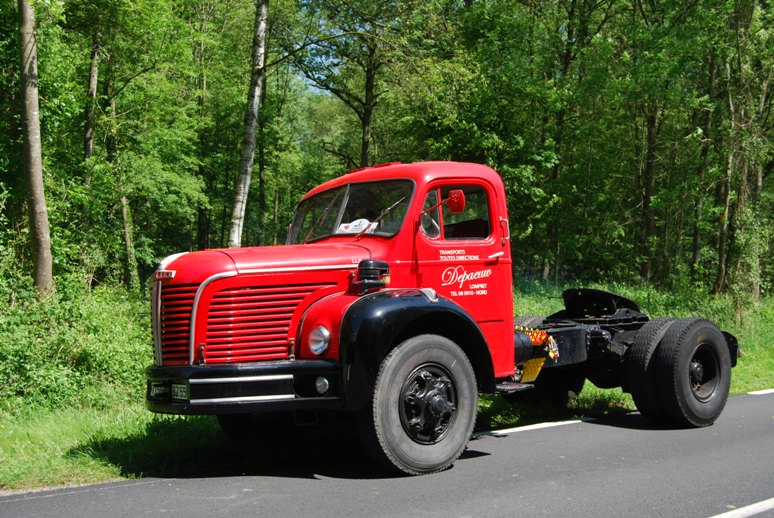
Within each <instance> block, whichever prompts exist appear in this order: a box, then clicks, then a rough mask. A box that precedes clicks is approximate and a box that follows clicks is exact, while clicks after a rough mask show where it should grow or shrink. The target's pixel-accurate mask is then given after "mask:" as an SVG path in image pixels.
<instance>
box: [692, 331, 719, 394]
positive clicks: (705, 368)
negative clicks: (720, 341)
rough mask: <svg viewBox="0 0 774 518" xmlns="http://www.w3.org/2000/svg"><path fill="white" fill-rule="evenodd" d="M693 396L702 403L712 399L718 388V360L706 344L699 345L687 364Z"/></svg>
mask: <svg viewBox="0 0 774 518" xmlns="http://www.w3.org/2000/svg"><path fill="white" fill-rule="evenodd" d="M688 377H689V380H690V384H691V392H692V393H693V396H694V397H695V398H696V399H698V400H699V401H702V402H707V401H710V400H711V399H712V397H713V396H714V395H715V392H716V391H717V389H718V387H719V386H720V360H718V358H717V355H716V354H715V353H714V352H713V350H712V348H711V347H709V346H708V345H707V344H704V343H703V344H700V345H699V347H697V349H696V351H695V352H694V354H693V358H691V362H690V363H689V364H688Z"/></svg>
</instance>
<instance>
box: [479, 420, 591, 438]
mask: <svg viewBox="0 0 774 518" xmlns="http://www.w3.org/2000/svg"><path fill="white" fill-rule="evenodd" d="M596 420H597V419H596V418H594V417H584V418H583V419H574V420H572V421H556V422H555V423H537V424H530V425H527V426H518V427H516V428H506V429H505V430H490V431H486V432H479V433H475V434H473V437H492V436H494V437H499V436H501V435H511V434H514V433H518V432H530V431H532V430H542V429H543V428H554V427H555V426H565V425H568V424H577V423H588V422H592V421H596Z"/></svg>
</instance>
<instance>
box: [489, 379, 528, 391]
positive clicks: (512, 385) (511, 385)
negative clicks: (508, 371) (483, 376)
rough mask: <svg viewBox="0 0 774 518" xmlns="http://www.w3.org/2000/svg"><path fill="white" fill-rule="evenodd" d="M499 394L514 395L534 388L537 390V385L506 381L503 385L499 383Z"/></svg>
mask: <svg viewBox="0 0 774 518" xmlns="http://www.w3.org/2000/svg"><path fill="white" fill-rule="evenodd" d="M495 388H496V389H497V392H502V393H504V394H513V393H514V392H521V391H522V390H529V389H532V388H535V385H533V384H532V383H516V382H515V381H506V382H503V383H498V384H497V387H495Z"/></svg>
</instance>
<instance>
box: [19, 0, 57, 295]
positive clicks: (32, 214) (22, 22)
mask: <svg viewBox="0 0 774 518" xmlns="http://www.w3.org/2000/svg"><path fill="white" fill-rule="evenodd" d="M19 41H20V53H19V56H20V60H21V78H22V98H23V100H24V101H23V102H24V130H23V131H24V134H23V141H24V159H25V166H26V177H27V185H28V203H29V218H30V230H31V235H32V255H33V258H34V262H35V275H34V277H35V287H36V288H37V290H38V293H39V294H40V296H41V297H47V296H49V295H50V294H51V293H52V292H53V291H54V277H53V258H52V256H51V235H50V230H49V226H48V209H47V208H46V194H45V190H44V187H43V157H42V149H41V142H40V115H39V106H38V51H37V41H36V37H35V11H34V9H33V8H32V5H31V4H30V2H28V1H26V0H19Z"/></svg>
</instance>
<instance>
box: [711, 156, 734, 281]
mask: <svg viewBox="0 0 774 518" xmlns="http://www.w3.org/2000/svg"><path fill="white" fill-rule="evenodd" d="M730 147H731V148H733V145H732V146H730ZM733 174H734V154H733V152H731V151H730V150H729V153H728V162H727V164H726V177H725V179H724V180H723V185H722V187H721V189H722V193H723V212H722V213H721V215H720V222H719V223H718V268H717V274H716V275H715V284H714V286H713V288H712V294H713V295H717V294H719V293H720V292H721V291H723V288H724V287H725V286H726V275H727V273H728V218H729V214H730V212H731V179H732V177H733Z"/></svg>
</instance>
